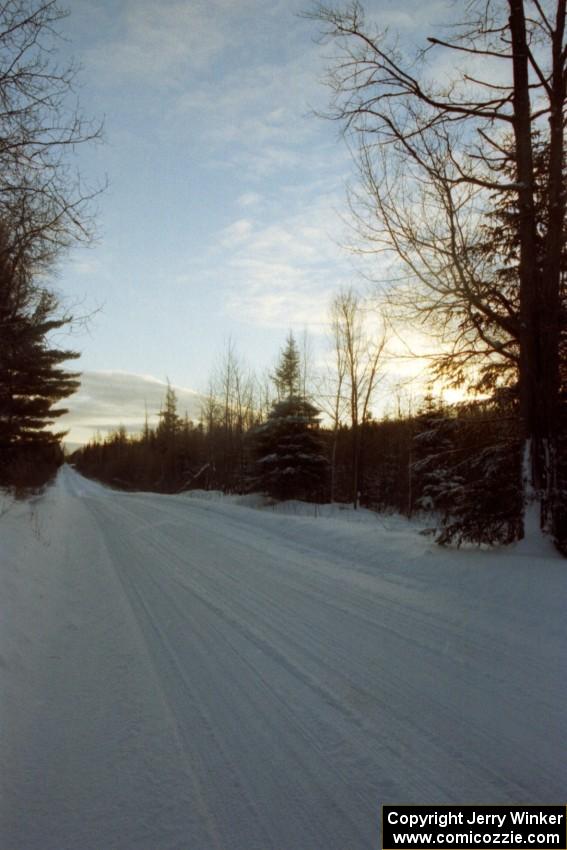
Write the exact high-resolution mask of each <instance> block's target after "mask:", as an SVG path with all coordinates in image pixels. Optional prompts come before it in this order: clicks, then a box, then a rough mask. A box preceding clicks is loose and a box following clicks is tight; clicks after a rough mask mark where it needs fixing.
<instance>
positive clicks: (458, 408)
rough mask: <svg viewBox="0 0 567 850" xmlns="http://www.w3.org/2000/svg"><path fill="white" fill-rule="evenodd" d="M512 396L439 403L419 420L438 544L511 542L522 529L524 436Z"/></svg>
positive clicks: (425, 502)
mask: <svg viewBox="0 0 567 850" xmlns="http://www.w3.org/2000/svg"><path fill="white" fill-rule="evenodd" d="M515 405H517V401H516V400H515V399H514V395H513V393H512V392H510V391H507V390H501V391H500V392H498V393H497V394H495V395H494V396H493V397H492V398H490V399H487V400H483V401H473V402H468V403H463V404H460V405H455V406H453V407H451V408H444V407H437V408H436V407H435V406H433V405H431V404H429V405H428V406H427V408H426V409H425V410H424V411H423V412H422V414H421V415H420V416H419V417H418V420H417V433H416V435H415V438H414V447H415V462H414V464H413V475H414V481H415V485H416V489H417V490H418V491H419V499H418V505H419V506H420V507H422V508H425V509H428V510H434V511H436V512H437V513H438V514H439V519H440V527H439V530H438V535H437V542H438V543H441V544H445V543H456V544H457V545H460V544H461V543H463V542H464V541H470V542H474V543H488V544H494V543H511V542H512V541H513V540H516V539H517V537H518V536H519V533H520V530H521V522H522V493H521V487H520V481H519V471H518V470H519V455H520V438H519V432H518V426H517V414H516V411H515Z"/></svg>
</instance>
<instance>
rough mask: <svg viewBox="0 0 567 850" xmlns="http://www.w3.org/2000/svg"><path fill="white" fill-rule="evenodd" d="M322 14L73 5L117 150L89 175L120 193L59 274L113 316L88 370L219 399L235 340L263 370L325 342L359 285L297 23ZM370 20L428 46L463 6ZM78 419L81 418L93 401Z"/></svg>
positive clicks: (318, 54)
mask: <svg viewBox="0 0 567 850" xmlns="http://www.w3.org/2000/svg"><path fill="white" fill-rule="evenodd" d="M307 6H308V3H306V2H303V0H288V2H280V0H209V2H201V0H162V2H160V3H157V2H156V0H69V2H68V3H67V7H68V8H69V11H70V16H69V17H68V18H67V19H66V21H64V22H63V25H62V30H63V32H64V35H65V36H66V38H67V39H68V41H67V43H66V45H65V50H68V51H69V52H70V53H71V54H72V55H73V56H74V57H75V58H76V59H77V60H78V61H79V62H80V63H81V64H82V66H83V70H82V73H81V75H80V80H81V83H82V86H81V90H80V98H81V103H82V107H83V111H84V112H85V113H86V114H87V115H89V116H94V117H99V118H104V122H105V137H106V141H105V143H104V144H101V145H98V146H96V147H95V148H91V149H90V150H88V151H87V150H82V151H79V152H78V153H77V161H78V164H79V165H80V168H81V171H82V173H83V176H84V177H85V178H86V179H87V180H88V181H90V182H91V183H92V182H96V181H97V180H98V181H101V180H104V179H105V177H108V181H109V188H108V190H107V191H106V192H105V193H104V195H103V196H101V198H100V199H99V202H98V208H99V214H98V228H99V239H98V241H97V243H96V245H94V246H93V247H91V248H89V249H86V250H85V249H80V250H75V251H73V253H72V254H71V255H70V256H69V257H68V258H66V260H65V262H64V263H63V264H62V266H61V270H60V273H59V277H58V287H59V289H60V290H61V291H62V292H63V293H64V295H65V296H66V298H68V299H69V301H70V302H71V303H77V304H79V305H80V307H79V308H78V309H76V311H75V312H83V311H88V310H91V309H95V308H97V307H100V308H101V309H100V311H99V312H98V313H97V315H96V316H95V317H94V318H93V319H92V320H91V322H90V326H89V330H88V332H78V333H77V334H76V335H75V336H74V337H73V339H72V344H73V345H74V346H76V347H77V348H79V349H80V350H82V352H83V353H82V358H81V360H80V362H79V368H81V369H82V370H85V371H86V372H89V373H93V372H94V373H98V372H101V371H105V372H119V373H128V374H132V375H138V376H152V377H153V378H155V379H158V380H160V381H164V380H165V378H166V377H169V379H170V380H171V381H172V383H173V384H174V385H176V386H178V387H185V388H188V389H192V390H195V391H202V390H204V389H205V387H206V383H207V379H208V376H209V374H210V372H211V369H212V368H213V365H214V362H215V360H216V359H217V358H218V357H219V355H220V353H221V352H222V349H223V347H224V346H225V344H226V341H227V339H228V338H229V337H232V339H233V340H234V341H235V343H236V346H237V348H238V350H239V352H240V353H241V354H242V355H243V356H244V357H245V358H246V360H247V361H248V362H249V364H250V365H251V366H252V367H254V368H256V369H258V370H259V371H261V370H263V369H264V368H266V367H269V366H271V364H272V363H273V361H274V358H275V357H276V356H277V352H278V350H279V348H280V347H281V345H282V344H283V341H284V339H285V336H286V333H287V331H288V329H289V328H290V327H291V328H293V329H294V330H296V331H297V332H298V333H301V332H302V330H303V329H304V328H305V327H308V328H309V329H310V330H311V331H312V332H313V334H314V336H315V338H316V339H322V336H323V331H324V323H325V320H326V315H325V314H326V309H327V306H328V303H329V301H330V299H331V297H332V295H333V292H335V291H336V290H337V289H338V288H339V287H340V286H342V285H348V284H351V283H353V282H354V283H356V282H357V279H356V272H355V269H354V267H353V261H352V259H351V258H350V257H349V256H348V255H347V254H346V253H345V252H344V251H343V250H342V249H341V248H340V247H339V245H338V243H340V241H341V239H342V238H343V235H344V224H343V223H342V222H341V217H340V216H341V213H342V212H344V210H345V206H346V204H345V192H344V184H345V181H346V180H347V179H348V178H349V176H352V172H353V168H352V164H351V162H350V158H349V154H348V152H347V150H346V147H345V145H344V143H343V142H342V140H341V139H340V138H339V135H338V129H339V128H338V127H337V126H336V125H333V124H332V123H330V122H326V121H323V120H321V119H317V118H315V117H314V116H313V115H312V114H311V110H312V109H313V108H322V107H324V105H325V103H326V100H327V91H326V90H325V88H324V87H323V86H322V84H321V79H322V77H323V72H324V67H325V59H324V54H325V48H322V47H321V46H319V45H318V44H316V43H315V40H314V37H315V36H316V35H317V27H316V25H314V24H313V23H311V22H309V21H306V20H304V19H302V18H300V17H298V13H299V12H300V11H301V10H304V9H305V8H306V7H307ZM366 8H367V10H368V12H369V14H370V15H372V17H373V18H375V19H376V20H377V21H378V22H379V23H380V25H386V24H390V25H391V26H392V27H394V28H396V29H399V31H400V33H401V35H402V37H403V38H404V39H407V40H410V41H411V40H413V39H415V40H416V41H418V40H419V41H421V40H422V39H423V35H424V32H425V31H427V30H429V29H431V27H432V25H433V24H434V23H436V22H438V21H440V20H443V17H444V15H446V8H447V4H446V3H445V2H442V0H440V2H437V3H432V4H429V5H428V6H427V8H426V9H424V8H423V5H422V4H421V3H419V2H416V0H400V2H393V0H380V2H378V0H372V2H370V3H368V4H366ZM315 344H316V346H317V342H316V343H315ZM321 344H322V343H321ZM124 380H125V379H124V375H123V374H122V375H121V377H120V386H121V387H122V388H124ZM108 382H109V385H110V384H111V383H112V376H108ZM95 383H96V386H97V387H98V388H99V389H98V392H99V393H100V392H101V389H100V387H101V382H100V381H96V382H95ZM103 383H104V382H103ZM135 385H136V393H139V391H140V390H139V387H140V382H139V381H138V380H136V381H135ZM92 386H94V383H93V384H92ZM137 397H138V396H137V395H136V398H137ZM92 401H93V402H95V401H96V399H95V398H94V396H93V398H92ZM143 401H144V400H143V399H141V408H142V407H143ZM70 406H71V408H73V407H74V408H75V410H76V413H77V414H79V411H84V409H85V398H84V397H83V398H82V399H81V398H80V397H78V402H76V401H75V402H74V401H73V399H71V400H70ZM142 413H143V411H142V410H141V414H142ZM81 416H82V417H83V419H84V421H85V423H86V422H87V421H88V417H87V418H86V419H85V417H84V415H83V413H81ZM85 436H86V434H85V433H83V434H81V437H82V438H84V437H85ZM73 437H75V438H76V437H77V433H75V434H71V435H70V439H73Z"/></svg>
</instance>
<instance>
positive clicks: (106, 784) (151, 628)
mask: <svg viewBox="0 0 567 850" xmlns="http://www.w3.org/2000/svg"><path fill="white" fill-rule="evenodd" d="M237 499H238V497H236V498H235V497H233V498H231V499H226V498H225V499H222V498H216V497H214V496H211V495H210V494H207V495H206V496H204V495H199V494H192V495H191V496H190V497H188V495H187V494H185V495H179V496H158V495H155V494H147V493H146V494H142V493H139V494H126V493H119V492H116V491H110V490H107V489H105V488H104V487H101V486H100V485H98V484H96V483H94V482H92V481H87V480H86V479H84V478H81V477H80V476H79V475H77V474H76V473H75V472H73V471H72V470H71V469H70V468H68V467H64V468H63V470H62V471H61V473H60V475H59V477H58V479H57V482H56V484H55V485H54V486H53V487H52V488H51V489H50V490H49V491H48V492H47V493H46V494H45V495H44V496H43V497H41V498H40V499H36V500H35V501H33V502H31V503H11V502H10V503H8V502H4V504H5V505H6V506H7V507H8V508H9V509H8V510H6V511H5V512H4V513H3V514H2V516H1V517H0V593H1V599H2V619H1V624H0V692H1V699H2V707H1V710H0V716H1V717H2V732H1V737H0V759H1V762H2V773H1V777H0V781H1V782H2V797H1V804H0V805H1V811H0V816H1V825H0V847H2V848H6V850H40V848H41V850H79V848H80V850H102V848H104V850H113V848H114V850H193V848H195V850H209V848H230V850H256V848H257V850H319V848H321V850H322V848H325V850H345V848H348V850H362V848H368V850H370V848H375V847H377V846H378V814H379V805H380V804H381V803H384V802H397V803H403V802H406V803H409V802H421V803H452V802H454V803H474V802H476V803H522V802H525V803H535V802H546V803H553V802H556V803H560V802H562V801H564V796H565V788H566V787H567V758H566V755H567V754H566V748H565V721H566V715H565V705H566V704H567V680H566V677H565V675H564V669H565V666H564V665H565V658H566V657H567V630H566V628H565V613H564V612H565V599H566V595H567V594H566V591H567V570H566V568H565V561H564V560H562V559H561V558H560V557H559V556H557V555H556V554H555V553H554V552H552V551H551V550H550V551H539V552H538V553H537V554H536V555H534V554H529V553H526V552H525V551H524V550H523V549H522V547H521V546H519V547H516V548H509V549H504V550H502V551H500V552H496V553H495V552H486V551H477V550H468V551H461V552H451V551H445V550H442V549H440V548H439V547H437V546H435V544H433V543H432V542H431V540H430V539H429V538H425V537H423V536H422V535H420V534H419V533H418V530H417V529H416V528H415V527H413V526H411V525H409V524H408V523H406V522H405V521H404V520H402V519H400V518H396V517H387V518H385V519H384V520H382V519H380V518H377V517H376V516H375V515H374V514H370V513H369V512H365V511H357V512H353V511H350V512H349V511H341V510H340V509H339V508H338V506H327V507H326V508H325V509H318V511H317V514H316V515H315V507H314V506H312V505H309V506H303V505H301V503H295V504H293V503H291V504H287V505H286V506H285V507H282V508H278V509H277V510H275V509H273V507H267V508H265V509H264V510H257V509H251V507H249V506H248V507H247V506H245V505H243V504H235V501H237ZM245 501H246V500H245ZM251 502H253V500H249V504H250V503H251ZM311 511H312V512H313V513H311V515H309V512H311ZM1 513H2V510H1V506H0V514H1Z"/></svg>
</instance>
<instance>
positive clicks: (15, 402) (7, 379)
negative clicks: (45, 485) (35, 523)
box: [0, 248, 79, 484]
mask: <svg viewBox="0 0 567 850" xmlns="http://www.w3.org/2000/svg"><path fill="white" fill-rule="evenodd" d="M57 311H58V303H57V299H56V298H55V296H54V295H53V294H52V293H50V292H47V291H46V290H41V289H36V288H34V287H33V285H32V283H31V281H30V277H29V275H28V272H27V269H26V268H25V265H24V266H22V262H21V261H18V259H17V258H14V257H13V256H10V252H9V250H8V249H7V248H5V250H0V337H1V341H2V342H1V345H0V478H1V480H2V483H4V484H24V483H25V480H24V479H26V480H29V481H30V483H31V480H32V479H33V483H38V481H39V479H40V478H41V475H42V472H41V471H40V467H41V469H44V468H45V467H52V468H53V467H55V466H56V465H57V463H58V462H59V461H60V448H59V443H60V440H61V438H62V436H64V432H59V433H52V432H50V431H49V430H46V429H47V426H49V425H53V424H54V422H55V421H56V420H57V418H58V417H60V416H61V415H62V414H64V413H66V410H65V409H64V408H56V407H54V405H55V404H56V403H57V402H58V401H59V400H60V399H63V398H66V397H67V396H69V395H71V394H72V393H73V392H75V390H76V389H77V388H78V386H79V381H78V374H77V373H72V372H67V371H66V370H65V369H63V368H61V363H62V362H63V361H65V360H67V359H70V358H75V357H78V354H77V353H76V352H74V351H65V350H60V349H58V348H56V347H54V346H53V345H52V344H51V342H50V335H51V334H52V332H53V331H56V330H58V329H60V328H62V327H64V326H65V325H66V324H68V319H66V318H64V317H63V318H57V317H56V316H57ZM30 475H31V478H30Z"/></svg>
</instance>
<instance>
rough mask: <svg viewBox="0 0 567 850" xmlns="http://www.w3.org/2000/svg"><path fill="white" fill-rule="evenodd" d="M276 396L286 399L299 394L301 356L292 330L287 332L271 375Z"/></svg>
mask: <svg viewBox="0 0 567 850" xmlns="http://www.w3.org/2000/svg"><path fill="white" fill-rule="evenodd" d="M273 381H274V383H275V385H276V390H277V393H278V398H280V399H286V398H293V397H295V396H299V395H300V388H301V358H300V356H299V349H298V348H297V343H296V342H295V338H294V336H293V334H292V332H291V331H290V332H289V335H288V338H287V341H286V345H285V348H284V349H283V351H282V352H281V355H280V362H279V364H278V366H277V367H276V371H275V372H274V375H273Z"/></svg>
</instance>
